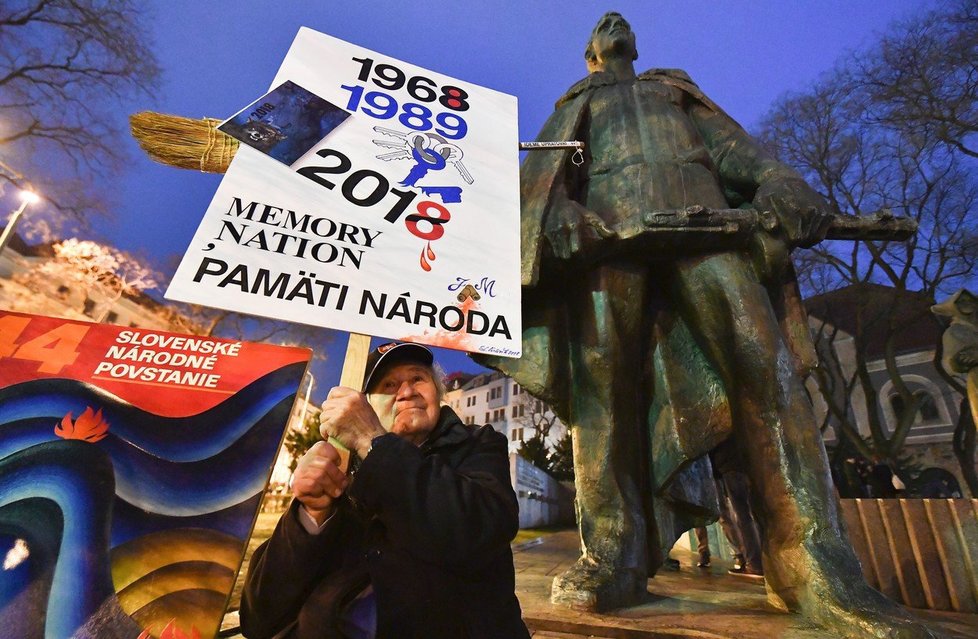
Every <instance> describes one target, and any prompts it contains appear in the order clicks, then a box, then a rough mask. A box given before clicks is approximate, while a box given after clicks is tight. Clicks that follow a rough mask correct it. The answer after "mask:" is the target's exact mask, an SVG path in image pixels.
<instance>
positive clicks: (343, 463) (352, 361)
mask: <svg viewBox="0 0 978 639" xmlns="http://www.w3.org/2000/svg"><path fill="white" fill-rule="evenodd" d="M369 353H370V336H369V335H363V334H361V333H350V339H349V341H348V342H347V343H346V358H345V359H344V360H343V371H342V372H341V373H340V386H345V387H347V388H352V389H354V390H356V389H357V388H361V387H362V386H363V377H364V374H365V372H366V371H364V368H366V366H367V355H368V354H369ZM329 443H330V444H332V445H333V446H335V447H336V450H337V451H338V452H339V453H340V468H341V469H342V470H343V472H346V470H347V468H348V467H349V464H350V450H349V449H348V448H347V447H346V446H344V445H343V444H341V443H340V442H339V440H337V439H335V438H333V437H330V438H329Z"/></svg>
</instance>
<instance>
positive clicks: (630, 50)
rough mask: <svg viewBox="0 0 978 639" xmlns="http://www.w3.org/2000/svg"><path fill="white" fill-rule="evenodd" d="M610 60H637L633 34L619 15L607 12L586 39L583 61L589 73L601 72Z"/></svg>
mask: <svg viewBox="0 0 978 639" xmlns="http://www.w3.org/2000/svg"><path fill="white" fill-rule="evenodd" d="M610 58H620V59H624V60H628V61H632V60H637V59H638V50H637V49H636V48H635V34H634V33H633V32H632V27H631V25H630V24H628V21H627V20H625V18H623V17H622V15H621V14H620V13H615V12H614V11H609V12H608V13H606V14H604V15H603V16H601V19H600V20H598V24H596V25H595V27H594V30H593V31H592V32H591V37H590V39H588V42H587V48H586V49H585V50H584V59H585V60H586V61H587V67H588V70H589V71H598V70H603V69H604V66H605V63H606V62H607V60H609V59H610Z"/></svg>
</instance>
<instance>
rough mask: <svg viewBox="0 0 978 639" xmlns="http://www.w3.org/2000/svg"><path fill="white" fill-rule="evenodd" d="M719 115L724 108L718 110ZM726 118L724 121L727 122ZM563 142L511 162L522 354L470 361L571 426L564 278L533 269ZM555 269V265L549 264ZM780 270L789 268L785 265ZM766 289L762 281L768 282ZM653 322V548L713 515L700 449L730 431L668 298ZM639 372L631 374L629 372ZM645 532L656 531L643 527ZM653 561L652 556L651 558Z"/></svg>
mask: <svg viewBox="0 0 978 639" xmlns="http://www.w3.org/2000/svg"><path fill="white" fill-rule="evenodd" d="M614 81H615V80H614V78H613V77H612V76H611V75H610V74H607V73H603V72H598V73H593V74H591V75H589V76H588V77H586V78H585V79H584V80H582V81H580V82H578V83H577V84H575V85H574V86H573V87H571V89H570V90H569V91H568V92H567V93H566V94H565V95H564V96H563V97H562V98H561V99H560V100H558V101H557V104H556V110H555V111H554V113H553V114H552V115H551V117H550V118H549V119H548V120H547V122H546V123H545V124H544V126H543V129H542V130H541V131H540V134H539V136H538V138H537V139H538V140H541V141H555V140H574V139H575V138H576V137H577V135H578V131H579V130H580V128H581V125H582V120H583V119H584V118H585V117H586V114H587V111H588V108H587V107H588V104H589V101H590V99H591V96H592V95H593V92H594V89H596V88H598V87H601V86H607V85H610V84H613V83H614ZM638 81H642V82H660V83H662V84H666V85H668V86H670V87H675V88H679V89H681V90H682V91H684V92H685V93H686V94H687V95H688V96H689V97H690V98H691V99H693V100H695V101H698V102H699V103H701V104H703V105H704V106H706V107H707V108H708V109H710V110H712V111H714V112H717V113H721V114H722V111H721V110H720V108H719V107H718V106H717V105H716V104H714V103H713V102H712V101H711V100H709V99H708V98H707V97H706V96H705V95H703V93H702V92H701V91H700V90H699V88H698V87H696V85H695V84H694V83H693V82H692V80H690V79H689V76H687V75H686V74H685V72H683V71H679V70H674V69H653V70H650V71H646V72H645V73H643V74H641V75H640V76H638ZM724 117H727V116H724ZM731 122H733V120H731ZM571 154H572V151H571V150H546V151H536V152H531V153H528V154H527V156H526V159H525V161H524V162H523V166H522V167H521V170H520V194H521V208H522V218H521V227H522V228H521V235H522V255H523V258H522V259H523V261H522V265H521V266H522V285H523V356H522V357H521V358H520V359H510V358H501V357H479V358H478V361H479V362H480V363H482V364H484V365H486V366H490V367H492V368H495V369H497V370H500V371H502V372H503V373H505V374H506V375H509V376H510V377H512V378H513V379H515V380H516V381H517V382H518V383H519V384H520V385H521V386H523V388H525V389H526V390H527V391H528V392H529V393H530V394H531V395H533V396H535V397H538V398H540V399H542V400H543V401H545V402H547V403H548V404H549V405H550V406H551V408H552V409H553V410H554V412H555V414H556V415H557V416H558V417H559V418H560V419H561V421H563V422H564V423H567V424H572V423H573V420H572V419H571V418H570V411H569V406H570V402H569V394H570V393H571V392H572V389H571V387H570V375H569V371H568V362H569V356H568V343H569V340H570V338H571V336H570V335H569V333H568V316H567V314H568V313H572V312H573V309H570V308H568V307H567V306H566V305H565V304H564V302H563V301H562V299H561V296H560V291H561V289H562V288H564V287H565V286H566V284H564V283H560V282H550V281H548V273H547V272H546V270H545V272H543V273H541V269H540V265H541V262H542V261H543V260H544V259H546V256H545V255H544V228H545V226H544V225H545V222H546V219H547V213H548V210H549V208H550V207H551V205H552V203H553V201H554V193H555V190H556V189H558V188H561V189H562V188H563V186H564V185H562V184H561V180H563V179H565V176H566V173H567V170H568V166H569V165H570V162H571ZM558 270H559V269H558ZM788 270H789V271H790V269H788ZM787 280H788V281H785V282H782V283H780V284H781V285H780V286H776V287H774V289H775V294H774V295H772V303H773V306H774V308H775V310H776V312H777V313H778V314H779V320H781V326H782V328H783V329H784V331H785V335H786V337H787V339H788V342H789V346H790V347H791V350H792V352H793V353H794V354H795V356H796V363H799V368H804V367H805V366H810V365H811V364H812V363H813V362H814V361H815V360H814V352H813V349H812V346H811V343H810V338H809V337H808V335H809V333H808V327H807V320H806V317H805V314H804V311H803V309H802V307H801V305H800V295H799V294H798V290H797V284H796V283H795V281H794V277H793V274H789V275H788V277H787ZM768 288H769V290H770V289H771V287H768ZM661 306H662V308H660V309H657V310H656V315H655V319H654V321H653V326H652V332H653V340H654V344H653V350H652V353H651V358H652V361H651V365H650V366H649V369H650V370H652V371H653V373H652V377H653V380H654V381H653V384H654V392H653V397H652V402H651V406H650V407H649V414H648V424H649V428H648V433H649V440H648V443H647V444H648V451H649V463H648V467H649V478H648V479H649V485H650V486H651V488H652V497H653V502H654V511H655V519H656V523H657V527H658V538H659V539H658V541H659V544H660V545H659V547H660V548H661V547H663V546H665V547H668V546H670V545H671V541H670V540H675V539H676V538H677V536H678V535H679V534H682V532H683V531H685V530H688V529H689V528H690V527H692V526H694V525H702V524H703V523H706V522H708V521H711V520H715V519H716V510H717V506H716V493H715V489H714V485H713V481H712V478H711V476H710V472H711V469H710V466H709V463H708V462H707V461H706V457H705V454H706V453H707V452H709V451H710V450H712V449H713V448H714V447H715V446H716V445H717V444H719V443H720V442H722V441H723V440H724V439H726V438H727V437H728V435H729V434H730V431H731V428H732V426H731V411H730V400H729V398H728V397H727V394H726V392H725V390H724V388H723V384H722V382H721V380H720V378H719V376H718V374H717V372H716V371H715V370H714V368H713V367H712V366H711V365H710V364H709V362H708V361H707V359H706V356H705V355H704V353H703V350H702V349H701V348H700V347H699V346H698V345H697V343H696V340H695V338H694V336H693V334H692V333H691V331H690V329H689V327H688V325H687V324H686V322H685V321H684V320H683V318H682V317H681V316H680V315H679V313H678V312H677V311H676V308H675V305H674V304H664V305H661ZM636 374H639V372H636ZM649 532H650V534H655V532H656V531H654V530H652V527H650V530H649ZM656 563H658V562H656Z"/></svg>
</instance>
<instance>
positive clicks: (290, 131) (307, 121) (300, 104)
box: [217, 80, 350, 166]
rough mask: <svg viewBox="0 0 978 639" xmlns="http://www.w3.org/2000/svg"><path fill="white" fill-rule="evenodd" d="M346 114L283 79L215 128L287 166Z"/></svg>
mask: <svg viewBox="0 0 978 639" xmlns="http://www.w3.org/2000/svg"><path fill="white" fill-rule="evenodd" d="M348 117H350V114H349V113H348V112H347V111H345V110H343V109H341V108H340V107H338V106H336V105H335V104H332V103H330V102H327V101H326V100H324V99H323V98H321V97H319V96H318V95H316V94H315V93H312V92H310V91H307V90H306V89H303V88H302V87H300V86H299V85H298V84H296V83H294V82H292V81H291V80H287V81H285V82H283V83H282V84H280V85H279V86H278V87H276V88H275V89H272V90H271V91H270V92H268V93H266V94H265V95H264V96H262V97H261V98H259V99H257V100H255V101H254V102H252V103H251V104H249V105H248V106H247V107H245V108H244V109H242V110H241V111H239V112H238V113H237V114H235V115H234V117H232V118H231V119H229V120H228V121H227V122H224V123H223V124H222V125H221V126H219V127H217V128H218V129H219V130H221V131H223V132H224V133H227V134H228V135H230V136H231V137H233V138H235V139H237V140H240V141H241V142H242V143H244V144H247V145H248V146H250V147H252V148H255V149H257V150H259V151H261V152H262V153H264V154H265V155H268V156H269V157H272V158H274V159H276V160H278V161H279V162H282V163H283V164H286V165H289V166H291V165H292V164H293V163H294V162H295V161H296V160H298V159H299V158H300V157H302V155H303V154H305V153H306V151H308V150H309V149H311V148H312V147H314V146H315V145H316V144H318V143H319V141H320V140H322V139H323V138H325V137H326V136H327V135H329V133H330V132H331V131H332V130H333V129H335V128H336V127H338V126H339V125H340V124H342V123H343V122H344V121H345V120H346V119H347V118H348Z"/></svg>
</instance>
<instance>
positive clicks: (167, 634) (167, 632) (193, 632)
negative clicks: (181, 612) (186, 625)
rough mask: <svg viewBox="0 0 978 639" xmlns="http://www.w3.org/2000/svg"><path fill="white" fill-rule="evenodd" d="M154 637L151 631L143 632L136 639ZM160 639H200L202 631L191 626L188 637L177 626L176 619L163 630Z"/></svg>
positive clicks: (171, 620)
mask: <svg viewBox="0 0 978 639" xmlns="http://www.w3.org/2000/svg"><path fill="white" fill-rule="evenodd" d="M152 637H153V635H151V634H150V632H149V630H143V631H142V632H141V633H139V636H138V637H136V639H152ZM160 639H200V631H199V630H197V627H196V626H190V634H189V635H188V634H187V633H185V632H184V631H182V630H180V628H179V627H178V626H177V620H176V617H174V618H173V619H170V622H169V623H168V624H166V627H165V628H163V632H161V633H160Z"/></svg>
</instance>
